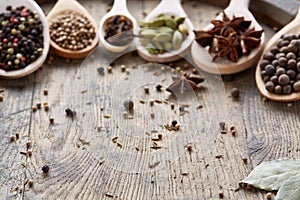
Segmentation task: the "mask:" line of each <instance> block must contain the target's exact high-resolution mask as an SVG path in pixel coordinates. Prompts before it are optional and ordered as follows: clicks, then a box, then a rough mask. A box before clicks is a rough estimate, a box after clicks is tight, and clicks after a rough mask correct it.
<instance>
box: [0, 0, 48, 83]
mask: <svg viewBox="0 0 300 200" xmlns="http://www.w3.org/2000/svg"><path fill="white" fill-rule="evenodd" d="M8 5H11V6H16V7H17V6H25V7H26V8H29V9H31V10H32V11H37V12H38V14H39V16H40V20H41V22H42V24H43V37H44V47H43V54H42V55H41V56H40V57H39V58H38V59H37V60H36V61H34V62H32V63H30V64H29V65H27V66H26V67H25V68H23V69H18V70H13V71H4V70H2V69H0V77H3V78H10V79H14V78H20V77H23V76H26V75H28V74H31V73H32V72H34V71H35V70H37V69H38V68H39V67H40V66H41V65H42V64H43V63H44V61H45V59H46V57H47V54H48V51H49V40H50V37H49V31H48V22H47V19H46V16H45V14H44V12H43V10H42V9H41V8H40V7H39V5H38V4H37V3H36V2H35V1H33V0H26V1H24V0H9V1H8V2H7V3H0V11H1V12H3V11H5V10H6V6H8Z"/></svg>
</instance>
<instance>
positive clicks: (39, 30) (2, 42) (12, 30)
mask: <svg viewBox="0 0 300 200" xmlns="http://www.w3.org/2000/svg"><path fill="white" fill-rule="evenodd" d="M0 22H1V23H0V58H1V59H0V60H1V61H0V68H1V69H3V70H5V71H11V70H17V69H21V68H25V67H26V66H27V65H29V64H30V63H32V62H34V61H36V60H37V59H38V58H39V57H40V55H42V53H43V45H44V44H43V42H44V38H43V25H42V22H41V20H40V17H39V14H38V13H37V12H35V11H32V10H30V9H28V8H26V7H24V6H19V7H12V6H7V7H6V11H5V12H2V13H0Z"/></svg>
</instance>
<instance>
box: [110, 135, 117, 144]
mask: <svg viewBox="0 0 300 200" xmlns="http://www.w3.org/2000/svg"><path fill="white" fill-rule="evenodd" d="M118 138H119V137H117V136H116V137H113V138H112V139H111V141H112V142H113V143H117V140H118Z"/></svg>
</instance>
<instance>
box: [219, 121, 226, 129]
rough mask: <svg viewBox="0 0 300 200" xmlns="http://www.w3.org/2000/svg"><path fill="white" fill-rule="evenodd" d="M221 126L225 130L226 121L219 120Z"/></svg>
mask: <svg viewBox="0 0 300 200" xmlns="http://www.w3.org/2000/svg"><path fill="white" fill-rule="evenodd" d="M219 126H220V128H221V130H224V129H225V122H223V121H222V122H219Z"/></svg>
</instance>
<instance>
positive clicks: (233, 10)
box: [192, 0, 265, 75]
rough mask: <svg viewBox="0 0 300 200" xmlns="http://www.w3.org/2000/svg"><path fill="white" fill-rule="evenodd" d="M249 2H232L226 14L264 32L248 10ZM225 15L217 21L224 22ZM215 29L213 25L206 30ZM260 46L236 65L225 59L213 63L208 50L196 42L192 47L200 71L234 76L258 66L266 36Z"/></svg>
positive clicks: (226, 9) (244, 0) (246, 0)
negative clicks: (247, 21)
mask: <svg viewBox="0 0 300 200" xmlns="http://www.w3.org/2000/svg"><path fill="white" fill-rule="evenodd" d="M248 5H249V0H231V1H230V4H229V6H228V7H227V8H225V9H224V12H225V14H226V15H227V16H228V17H230V18H232V17H233V16H236V17H242V16H243V17H244V18H245V20H250V21H251V24H250V28H254V29H255V30H262V29H263V28H262V27H261V26H260V25H259V23H258V22H257V21H256V20H255V18H254V16H253V15H252V14H251V12H250V11H249V10H248ZM222 18H223V13H220V14H219V15H218V16H217V17H216V19H218V20H222ZM212 27H213V25H212V24H209V25H208V26H207V27H205V28H204V30H210V29H211V28H212ZM260 39H261V42H260V45H259V46H258V47H257V48H255V49H252V51H251V53H250V54H249V55H247V56H245V55H243V56H242V57H240V58H239V59H238V62H236V63H234V62H231V61H228V60H227V59H225V58H222V59H218V60H217V61H216V62H213V61H212V60H213V59H212V56H211V55H209V53H208V50H207V49H206V48H203V47H201V46H200V45H199V44H198V43H197V42H196V41H194V43H193V45H192V57H193V60H194V62H195V64H196V66H198V67H199V68H200V69H202V70H204V71H206V72H209V73H212V74H224V75H225V74H234V73H237V72H241V71H244V70H246V69H248V68H250V67H252V66H253V65H255V64H256V62H257V60H258V59H259V57H260V55H261V53H262V50H263V48H264V44H265V34H264V33H262V35H261V38H260Z"/></svg>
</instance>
